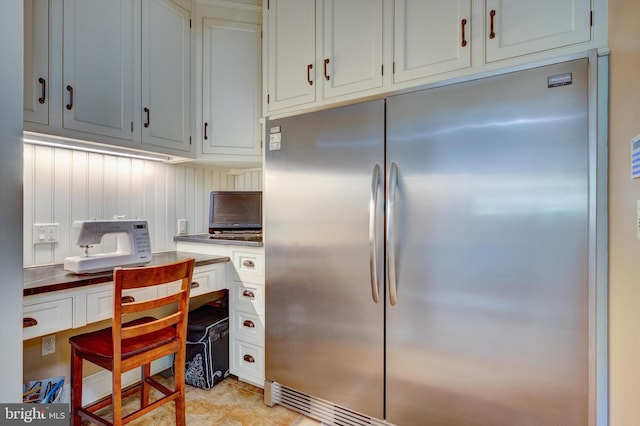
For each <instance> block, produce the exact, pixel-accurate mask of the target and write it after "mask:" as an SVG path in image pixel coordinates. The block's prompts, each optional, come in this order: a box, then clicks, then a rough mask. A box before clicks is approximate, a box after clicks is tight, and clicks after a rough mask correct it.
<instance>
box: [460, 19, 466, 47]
mask: <svg viewBox="0 0 640 426" xmlns="http://www.w3.org/2000/svg"><path fill="white" fill-rule="evenodd" d="M460 24H461V26H462V43H461V45H462V47H467V38H466V37H465V34H464V27H465V26H466V25H467V20H466V19H463V20H462V22H461V23H460Z"/></svg>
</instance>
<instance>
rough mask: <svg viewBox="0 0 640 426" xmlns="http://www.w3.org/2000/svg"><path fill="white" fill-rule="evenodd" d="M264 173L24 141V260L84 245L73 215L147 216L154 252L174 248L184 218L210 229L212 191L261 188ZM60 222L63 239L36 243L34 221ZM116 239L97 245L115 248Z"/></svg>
mask: <svg viewBox="0 0 640 426" xmlns="http://www.w3.org/2000/svg"><path fill="white" fill-rule="evenodd" d="M261 189H262V172H261V171H260V170H256V169H248V170H246V171H243V170H233V171H232V170H229V169H225V168H218V167H215V168H214V167H206V166H201V165H198V166H195V165H188V164H187V165H184V164H177V165H172V164H164V163H159V162H155V161H147V160H140V159H131V158H125V157H118V156H115V155H104V154H97V153H88V152H82V151H74V150H68V149H61V148H51V147H45V146H37V145H30V144H25V146H24V206H23V207H24V231H23V235H24V246H23V247H24V256H23V259H24V266H25V267H26V266H35V265H46V264H51V263H62V262H63V261H64V258H65V257H67V256H77V255H80V254H82V252H83V250H82V249H80V248H79V247H77V246H75V245H74V242H73V240H72V236H71V225H72V223H73V221H74V220H90V219H112V218H113V217H114V215H118V216H125V217H127V218H129V219H133V218H140V219H145V220H147V221H148V223H149V234H150V238H151V247H152V251H156V252H157V251H166V250H174V249H175V243H174V242H173V236H174V235H175V234H176V233H177V231H176V229H177V220H178V219H186V220H187V232H188V233H190V234H194V233H204V232H207V228H208V227H207V215H208V210H209V192H211V191H214V190H218V191H221V190H244V191H250V190H261ZM36 223H58V242H57V243H55V244H51V243H48V244H34V243H33V225H34V224H36ZM115 249H116V239H115V237H113V236H111V237H110V238H106V237H105V239H104V240H103V242H102V243H101V244H99V246H96V247H94V248H93V249H91V252H94V253H101V252H111V251H114V250H115Z"/></svg>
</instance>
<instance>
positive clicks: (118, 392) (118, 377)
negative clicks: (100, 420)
mask: <svg viewBox="0 0 640 426" xmlns="http://www.w3.org/2000/svg"><path fill="white" fill-rule="evenodd" d="M111 374H112V388H111V392H112V394H113V398H112V400H111V403H112V405H111V410H112V412H113V426H120V425H122V371H121V370H120V368H114V369H113V371H112V372H111Z"/></svg>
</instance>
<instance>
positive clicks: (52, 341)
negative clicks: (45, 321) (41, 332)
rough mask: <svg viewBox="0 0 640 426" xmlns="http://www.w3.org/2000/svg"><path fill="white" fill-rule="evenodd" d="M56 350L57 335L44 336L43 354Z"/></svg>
mask: <svg viewBox="0 0 640 426" xmlns="http://www.w3.org/2000/svg"><path fill="white" fill-rule="evenodd" d="M55 352H56V335H55V334H51V335H49V336H42V356H45V355H50V354H53V353H55Z"/></svg>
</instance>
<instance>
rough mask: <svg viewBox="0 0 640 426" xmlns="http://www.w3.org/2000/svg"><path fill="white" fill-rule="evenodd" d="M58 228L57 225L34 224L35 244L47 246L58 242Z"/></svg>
mask: <svg viewBox="0 0 640 426" xmlns="http://www.w3.org/2000/svg"><path fill="white" fill-rule="evenodd" d="M58 226H59V224H57V223H34V224H33V243H34V244H46V243H57V242H58Z"/></svg>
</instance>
